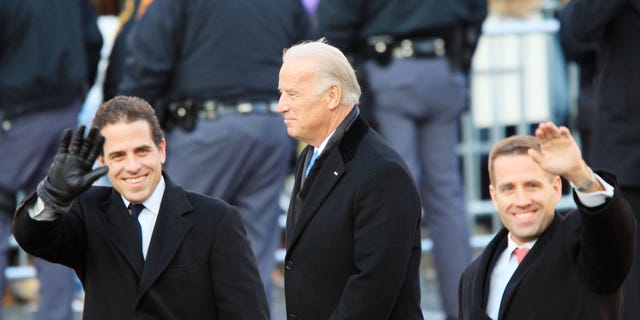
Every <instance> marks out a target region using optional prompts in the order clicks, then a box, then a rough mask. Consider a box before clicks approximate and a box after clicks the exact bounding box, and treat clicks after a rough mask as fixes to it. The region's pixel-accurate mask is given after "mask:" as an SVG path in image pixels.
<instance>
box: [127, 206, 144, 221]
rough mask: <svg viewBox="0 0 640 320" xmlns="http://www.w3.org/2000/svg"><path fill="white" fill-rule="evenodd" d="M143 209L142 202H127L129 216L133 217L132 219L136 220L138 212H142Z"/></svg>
mask: <svg viewBox="0 0 640 320" xmlns="http://www.w3.org/2000/svg"><path fill="white" fill-rule="evenodd" d="M143 209H144V205H143V204H139V203H130V204H129V211H130V212H131V217H133V219H135V220H138V216H140V212H142V210H143Z"/></svg>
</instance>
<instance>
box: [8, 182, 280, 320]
mask: <svg viewBox="0 0 640 320" xmlns="http://www.w3.org/2000/svg"><path fill="white" fill-rule="evenodd" d="M165 182H166V189H165V192H164V195H163V199H162V204H161V206H160V211H159V212H158V217H157V220H156V224H155V227H154V230H153V234H152V237H151V244H150V245H149V251H148V253H147V259H146V261H143V257H142V253H141V250H140V248H138V247H136V246H135V245H133V244H134V243H135V242H136V239H135V237H136V236H137V233H136V230H135V228H136V226H135V225H134V223H133V220H132V219H131V217H130V214H129V211H128V210H127V208H126V207H125V206H124V203H123V201H122V198H121V196H120V194H119V193H118V192H116V191H115V190H114V189H112V188H111V187H92V188H91V189H89V190H88V191H86V192H84V193H83V194H81V195H80V196H79V197H78V198H77V199H76V201H74V204H73V207H72V209H71V210H70V212H69V213H67V214H63V215H60V217H59V219H57V220H54V221H36V220H34V219H32V218H31V217H30V216H29V213H28V212H27V209H26V207H27V206H28V205H27V204H31V203H33V201H34V199H35V198H36V196H35V195H31V196H30V197H29V198H27V199H26V200H25V201H23V203H22V204H21V205H20V206H19V208H18V210H17V211H16V215H15V218H14V223H13V232H14V235H15V237H16V240H17V241H18V243H19V244H20V246H21V247H22V248H24V250H26V251H27V252H29V253H30V254H32V255H34V256H38V257H41V258H44V259H46V260H49V261H52V262H56V263H61V264H64V265H66V266H69V267H71V268H73V269H74V270H75V271H76V273H77V275H78V277H79V278H80V281H81V282H82V285H83V287H84V290H85V308H84V314H83V317H84V318H85V319H138V318H139V319H181V320H184V319H189V320H192V319H268V318H269V311H268V306H267V302H266V297H265V294H264V289H263V286H262V282H261V281H260V276H259V275H258V270H257V267H256V262H255V258H254V256H253V253H252V251H251V247H250V244H249V242H248V239H247V237H246V234H245V230H244V225H243V223H242V220H241V218H240V215H239V213H238V211H237V209H235V208H233V207H231V206H229V205H228V204H226V203H224V202H222V201H221V200H214V199H212V198H208V197H205V196H202V195H199V194H196V193H192V192H186V191H184V190H183V189H182V188H180V187H179V186H177V185H176V184H174V183H173V182H172V181H171V180H169V178H168V177H167V176H166V175H165ZM138 241H139V240H138Z"/></svg>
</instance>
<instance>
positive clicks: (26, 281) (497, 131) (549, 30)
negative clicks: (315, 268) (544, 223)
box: [2, 0, 591, 320]
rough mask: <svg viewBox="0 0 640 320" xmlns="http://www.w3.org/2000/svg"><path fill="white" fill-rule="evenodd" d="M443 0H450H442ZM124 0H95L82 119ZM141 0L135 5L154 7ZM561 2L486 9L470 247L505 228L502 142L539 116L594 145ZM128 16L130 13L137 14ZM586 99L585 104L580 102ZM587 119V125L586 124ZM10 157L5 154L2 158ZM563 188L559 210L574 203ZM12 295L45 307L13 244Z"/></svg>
mask: <svg viewBox="0 0 640 320" xmlns="http://www.w3.org/2000/svg"><path fill="white" fill-rule="evenodd" d="M442 1H445V0H442ZM125 2H127V1H120V0H93V3H94V5H95V8H96V11H97V13H98V15H99V16H98V25H99V28H100V31H101V33H102V36H103V39H104V45H103V48H102V51H101V61H100V63H99V70H98V75H97V78H96V82H95V84H94V86H93V87H92V88H91V90H90V91H88V94H87V96H86V100H85V102H84V106H83V109H82V112H81V113H80V115H79V121H80V122H81V123H85V124H88V123H90V121H91V119H92V116H93V113H94V112H95V110H96V108H97V107H98V106H99V105H100V103H102V101H103V84H104V79H105V73H106V70H107V67H108V66H109V60H110V55H111V49H112V46H113V44H114V40H115V38H116V34H117V33H118V32H119V30H120V28H121V25H122V23H123V22H125V21H124V20H123V19H125V18H126V12H125V11H126V10H125V9H126V8H125V5H126V4H125ZM151 2H152V1H151V0H146V1H141V2H139V3H138V4H137V5H140V3H142V5H150V3H151ZM563 5H564V3H563V1H560V0H489V1H488V10H489V11H488V12H489V13H488V16H487V18H486V19H485V21H484V23H483V25H482V33H481V35H480V38H479V41H478V46H477V48H476V51H475V54H474V55H473V59H472V64H471V70H470V72H469V86H468V93H469V95H468V98H469V99H468V101H469V103H468V108H466V109H465V111H464V112H463V113H462V114H461V116H460V119H459V121H460V141H459V144H458V145H457V148H456V150H457V153H458V155H459V157H460V161H461V162H460V163H461V166H460V170H461V172H462V177H463V184H464V193H465V197H466V205H467V215H468V221H469V225H470V228H471V230H470V231H471V238H470V245H471V247H472V248H473V250H474V253H476V254H477V253H478V252H479V251H481V250H482V249H483V248H484V246H485V245H486V244H487V242H488V241H489V239H491V237H492V236H493V235H494V234H495V233H496V232H497V231H498V230H499V228H500V227H501V224H500V221H499V219H498V217H497V216H496V215H495V214H494V210H493V207H492V204H491V201H490V200H489V197H488V187H487V186H488V179H487V172H486V156H487V153H488V151H489V149H490V148H491V146H492V145H493V144H494V142H496V141H497V140H500V139H501V138H503V137H505V136H508V135H511V134H514V133H519V134H530V133H532V129H533V128H535V126H537V123H538V122H539V121H543V120H552V121H554V122H556V123H559V124H563V125H566V126H568V127H569V128H570V129H571V130H572V131H573V133H574V134H575V135H576V139H577V140H578V141H580V142H581V143H582V141H584V143H582V144H583V145H584V148H587V146H586V141H588V140H587V138H585V137H588V135H589V133H590V129H591V128H590V126H589V125H588V123H589V121H588V119H587V120H585V119H583V118H584V117H588V116H589V115H590V112H591V111H590V109H589V100H586V103H584V102H585V100H584V99H587V98H584V97H582V98H580V97H581V94H583V93H585V92H586V91H587V90H588V89H584V88H583V86H582V84H583V83H582V82H581V81H580V79H581V74H580V66H579V65H578V64H577V63H576V62H575V61H574V60H572V59H571V57H569V56H567V55H565V53H564V52H563V45H562V42H561V38H562V37H561V34H560V29H561V28H560V21H559V20H558V13H559V12H560V10H561V8H562V7H563ZM129 15H130V13H129ZM579 101H582V102H583V103H581V104H579V103H578V102H579ZM584 123H587V124H586V125H585V124H584ZM2 156H3V157H5V156H7V155H6V154H3V155H2ZM291 183H292V181H291V179H287V182H286V183H285V185H284V186H283V192H282V197H281V201H280V205H281V207H282V212H283V214H282V216H281V219H280V221H279V225H280V226H281V227H284V223H285V219H286V207H287V205H288V203H289V200H288V197H289V190H290V188H291ZM567 194H568V191H565V196H564V197H563V199H562V201H561V203H560V205H559V209H560V210H567V209H570V208H572V207H573V202H572V200H571V199H570V197H569V196H568V195H567ZM432 248H433V243H432V242H431V239H430V237H429V230H428V229H426V228H425V230H424V235H423V241H422V249H423V254H424V255H423V260H422V279H423V281H422V284H423V290H422V295H423V299H422V300H423V303H422V305H423V310H424V315H425V319H434V320H438V319H445V315H444V313H443V311H442V303H441V300H440V297H439V295H438V282H437V277H438V274H437V272H436V270H435V269H434V267H433V257H432ZM275 257H276V261H277V264H276V265H275V266H274V271H273V282H274V292H273V305H272V315H273V319H284V318H285V311H284V298H283V276H282V272H281V267H282V265H281V263H282V261H283V259H284V252H283V250H282V249H280V250H278V251H277V252H276V253H275ZM5 275H6V277H7V279H8V285H7V290H6V292H5V293H4V298H3V301H4V305H5V310H4V316H5V319H31V317H32V316H31V315H32V314H33V312H34V311H35V310H37V308H38V280H37V278H36V270H35V268H34V267H33V263H32V259H31V257H29V256H28V255H27V254H25V253H24V252H23V251H21V250H20V248H18V247H17V245H16V244H15V242H11V254H10V266H9V268H7V269H6V270H5ZM82 303H83V293H82V288H81V286H80V285H79V284H78V286H77V295H76V298H75V299H74V301H73V309H74V312H75V316H76V318H77V319H80V318H81V314H82Z"/></svg>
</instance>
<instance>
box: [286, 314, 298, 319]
mask: <svg viewBox="0 0 640 320" xmlns="http://www.w3.org/2000/svg"><path fill="white" fill-rule="evenodd" d="M296 319H298V318H297V317H296V315H295V314H293V313H290V314H289V316H288V317H287V320H296Z"/></svg>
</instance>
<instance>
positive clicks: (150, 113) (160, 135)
mask: <svg viewBox="0 0 640 320" xmlns="http://www.w3.org/2000/svg"><path fill="white" fill-rule="evenodd" d="M138 120H144V121H147V122H148V123H149V125H150V126H151V137H152V138H153V142H154V143H155V144H156V145H157V146H160V143H161V142H162V139H164V132H163V131H162V128H160V122H159V121H158V117H156V113H155V110H154V109H153V107H152V106H151V105H150V104H149V103H148V102H147V101H145V100H144V99H142V98H138V97H129V96H116V97H113V98H112V99H109V100H107V101H105V102H104V103H103V104H102V105H100V107H99V108H98V111H96V114H95V116H94V117H93V122H92V124H91V126H92V127H96V128H98V130H102V128H104V127H105V126H106V125H109V124H116V123H119V122H124V123H131V122H135V121H138Z"/></svg>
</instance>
